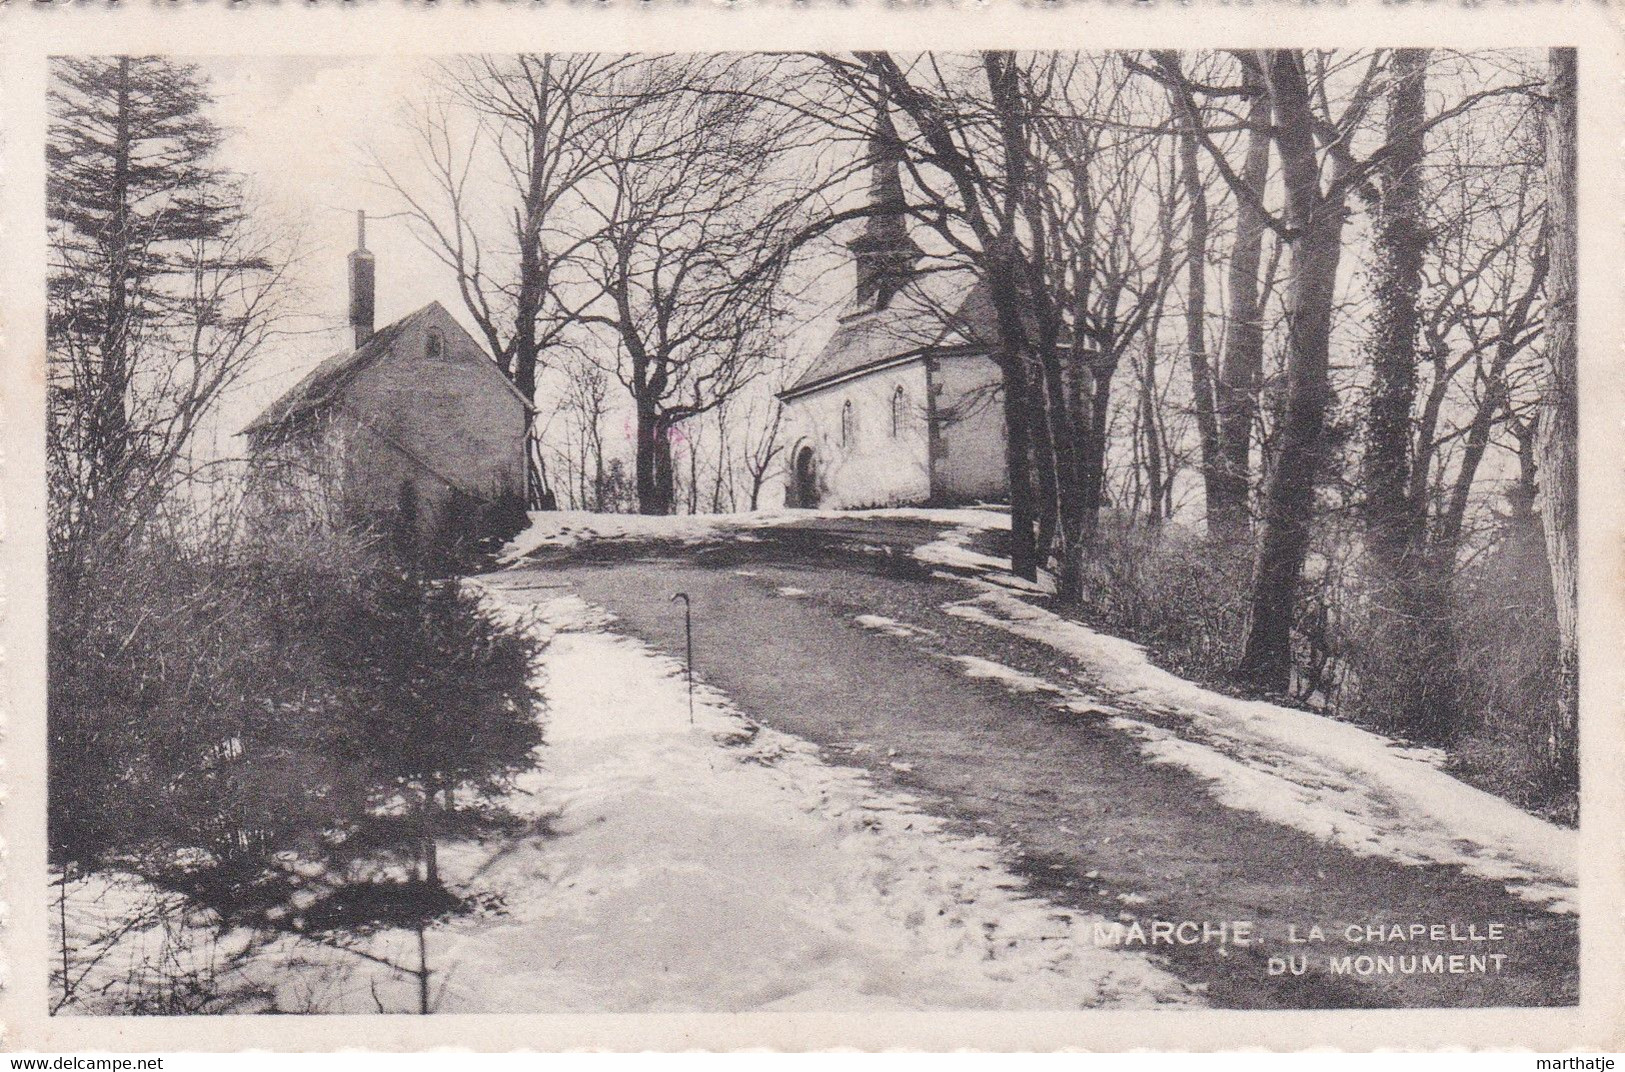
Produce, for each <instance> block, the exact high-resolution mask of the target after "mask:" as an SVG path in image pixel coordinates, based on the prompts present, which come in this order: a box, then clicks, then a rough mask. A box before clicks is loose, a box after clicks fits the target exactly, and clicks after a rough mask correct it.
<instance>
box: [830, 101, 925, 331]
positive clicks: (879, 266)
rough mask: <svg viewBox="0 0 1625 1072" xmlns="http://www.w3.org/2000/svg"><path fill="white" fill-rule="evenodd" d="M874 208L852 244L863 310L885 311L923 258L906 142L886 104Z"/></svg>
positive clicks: (874, 150)
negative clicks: (912, 217) (912, 229)
mask: <svg viewBox="0 0 1625 1072" xmlns="http://www.w3.org/2000/svg"><path fill="white" fill-rule="evenodd" d="M868 163H869V207H870V209H871V214H870V216H869V217H868V219H867V221H866V223H865V224H864V229H863V232H862V233H861V234H859V235H858V236H857V237H856V238H854V239H853V240H852V241H851V242H849V243H847V248H849V249H850V250H851V251H852V255H853V257H854V258H856V260H857V265H858V308H859V309H861V310H864V311H869V310H874V309H884V308H886V306H887V305H889V304H891V300H892V298H893V297H894V296H895V295H896V294H897V292H898V291H899V290H901V289H902V288H903V287H904V286H905V285H906V284H907V283H908V281H909V279H910V278H911V277H912V275H913V273H914V263H915V262H916V261H918V260H919V259H920V257H921V256H922V255H923V254H922V252H921V250H920V247H919V246H917V245H915V244H914V240H913V239H912V238H910V237H909V233H908V222H907V216H906V213H907V209H908V202H907V200H906V199H905V198H904V197H903V143H902V140H901V139H900V138H899V137H898V136H897V128H896V127H895V126H893V125H892V121H891V112H890V111H889V110H888V109H887V107H886V102H885V101H884V100H882V101H881V102H880V106H879V108H878V110H877V112H876V115H875V128H874V131H873V133H871V134H870V135H869V151H868Z"/></svg>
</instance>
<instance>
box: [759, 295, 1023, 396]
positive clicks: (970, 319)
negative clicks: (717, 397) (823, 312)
mask: <svg viewBox="0 0 1625 1072" xmlns="http://www.w3.org/2000/svg"><path fill="white" fill-rule="evenodd" d="M997 338H998V326H997V322H996V319H995V314H994V310H993V303H992V301H991V299H990V297H989V295H988V288H987V284H986V283H985V282H984V281H981V280H978V279H975V278H974V277H972V276H971V275H970V274H969V273H967V272H963V271H956V272H925V273H919V274H917V275H915V276H914V277H913V278H912V279H910V281H909V282H908V283H907V284H905V285H904V286H903V288H902V289H901V290H900V291H898V292H897V294H896V295H895V296H893V298H892V299H891V301H890V302H889V303H888V304H887V305H886V307H885V308H882V309H871V310H864V309H857V310H854V311H849V312H847V313H846V314H845V315H843V316H842V317H841V322H840V326H839V327H837V328H836V329H835V332H834V334H832V335H831V336H830V339H829V341H828V342H827V343H825V344H824V348H823V349H822V350H820V351H819V353H818V356H817V357H816V358H814V359H813V361H812V363H811V364H809V365H808V366H807V368H806V370H805V371H804V372H802V374H801V375H800V376H799V377H798V378H797V379H796V380H795V382H793V383H792V384H791V385H790V386H789V387H787V388H785V389H784V390H783V391H781V392H780V393H779V397H780V398H785V399H788V398H793V397H795V396H797V395H802V394H806V393H808V392H809V391H813V390H816V389H817V388H819V387H822V386H824V385H826V384H828V383H830V382H832V381H835V380H841V379H847V378H849V377H852V376H855V375H859V374H861V373H863V372H865V371H867V370H868V369H871V368H879V367H882V366H888V365H891V364H893V363H895V362H897V361H899V360H902V359H905V358H909V357H923V356H926V355H928V354H929V353H931V352H935V351H944V350H959V351H964V350H970V351H985V350H991V349H992V348H993V346H994V345H995V340H997Z"/></svg>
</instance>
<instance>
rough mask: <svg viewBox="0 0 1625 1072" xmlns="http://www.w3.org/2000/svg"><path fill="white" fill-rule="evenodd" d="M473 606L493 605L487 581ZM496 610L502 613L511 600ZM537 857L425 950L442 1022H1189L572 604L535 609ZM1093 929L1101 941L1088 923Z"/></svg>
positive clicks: (843, 770)
mask: <svg viewBox="0 0 1625 1072" xmlns="http://www.w3.org/2000/svg"><path fill="white" fill-rule="evenodd" d="M494 587H500V581H498V582H497V585H495V586H494ZM510 598H517V594H515V596H510ZM538 611H539V613H540V614H541V615H542V618H543V624H542V625H541V626H540V628H544V629H546V630H547V631H549V632H550V633H551V634H552V635H551V640H550V643H549V645H548V647H547V649H546V653H545V655H544V658H543V673H544V674H545V678H546V681H545V688H546V695H547V697H548V703H549V711H548V714H547V724H548V745H547V747H546V748H545V749H544V753H545V755H544V761H543V762H544V771H543V773H542V774H540V775H539V776H538V777H537V782H538V784H539V785H540V786H545V788H544V789H542V790H541V797H540V798H539V799H538V801H537V806H538V807H542V808H555V809H556V810H557V819H556V821H555V822H554V824H553V829H554V830H555V832H556V834H557V836H556V837H554V838H550V839H547V840H544V841H539V842H536V843H535V844H533V845H530V846H527V847H524V848H523V849H522V850H521V851H516V852H509V853H506V854H504V855H502V856H500V857H498V858H494V859H493V861H492V862H491V864H490V865H489V866H487V867H485V868H483V869H482V873H481V875H480V878H479V881H480V884H481V885H482V886H488V887H490V888H493V889H498V890H504V891H507V892H506V895H505V896H506V902H507V903H506V910H505V911H504V913H503V914H501V915H499V916H495V917H489V918H485V919H483V920H480V921H478V922H477V923H476V922H475V921H468V923H466V924H456V925H453V926H452V927H451V928H449V929H448V932H447V933H445V934H444V935H437V936H436V945H437V947H438V952H437V954H436V959H437V960H438V961H440V962H441V963H444V964H447V965H451V966H453V967H451V969H450V970H449V971H448V973H447V982H446V984H445V986H444V989H443V992H442V997H441V1000H440V1005H439V1007H440V1008H441V1009H442V1010H444V1011H475V1010H478V1011H542V1010H548V1011H552V1010H558V1011H676V1010H691V1009H692V1010H708V1011H744V1010H759V1009H802V1010H858V1009H870V1010H872V1009H875V1008H886V1007H892V1008H904V1009H941V1008H1021V1009H1067V1008H1088V1007H1100V1006H1149V1005H1158V1004H1168V1003H1180V1004H1188V1003H1192V1002H1193V1001H1194V998H1193V995H1192V992H1191V991H1190V990H1189V989H1188V988H1187V987H1186V986H1184V985H1183V984H1182V983H1180V982H1179V981H1178V980H1177V979H1175V978H1174V977H1173V976H1171V975H1169V974H1167V973H1166V972H1164V971H1162V970H1161V969H1160V968H1158V967H1157V966H1155V965H1154V964H1153V963H1152V962H1151V961H1150V960H1148V959H1147V958H1145V957H1144V956H1142V955H1140V954H1137V953H1131V952H1124V951H1121V950H1116V949H1109V948H1097V947H1096V946H1095V945H1094V944H1093V929H1094V924H1095V922H1096V921H1097V920H1098V917H1094V916H1090V915H1088V914H1084V913H1079V912H1075V911H1070V910H1064V909H1060V908H1057V907H1056V906H1054V905H1052V904H1050V903H1048V902H1046V901H1044V900H1041V899H1037V898H1034V897H1030V896H1027V895H1024V893H1023V892H1022V886H1023V884H1022V882H1021V881H1020V880H1019V879H1017V878H1016V877H1015V876H1014V875H1012V874H1011V873H1010V872H1009V871H1008V870H1006V868H1005V867H1004V866H1003V864H1002V863H1001V860H1000V857H999V854H998V851H997V846H996V845H995V843H993V842H992V841H991V840H990V839H987V838H984V837H976V836H965V835H962V834H958V833H954V832H951V831H949V830H948V829H946V828H945V827H944V825H943V824H942V823H941V822H940V821H939V820H937V819H934V818H932V817H930V816H928V815H926V814H924V813H923V812H921V811H919V810H918V809H916V808H915V807H914V806H913V805H912V802H911V801H910V800H909V799H908V798H906V797H904V796H901V795H899V794H896V793H892V792H885V791H882V790H880V789H879V788H877V787H876V786H875V785H874V784H873V782H872V781H871V780H870V779H869V777H868V775H866V774H865V773H864V772H862V771H861V770H858V769H856V768H851V767H839V766H832V765H830V764H828V763H825V762H824V761H823V760H822V759H821V758H820V757H819V755H818V753H817V750H816V749H815V748H813V747H812V746H811V745H809V744H807V743H806V742H804V741H802V740H800V739H798V738H795V737H792V736H789V735H787V734H783V733H779V732H775V731H773V730H768V729H764V728H761V727H758V726H756V725H755V724H753V723H751V722H750V721H749V720H747V719H746V718H745V717H744V716H743V715H741V714H740V713H739V712H738V711H737V710H735V709H734V708H733V706H732V705H731V704H730V703H729V701H728V700H727V698H726V697H724V696H722V695H720V694H719V693H717V692H715V691H713V690H711V689H708V688H705V687H703V686H701V687H700V688H699V689H698V690H697V697H696V705H695V723H694V725H692V726H690V724H689V715H688V706H687V699H686V696H685V692H684V685H683V680H682V670H681V666H680V665H679V664H678V663H677V662H675V661H674V660H672V659H670V658H668V657H667V656H665V655H662V654H660V653H658V652H656V651H654V650H652V649H650V648H648V647H647V646H645V645H644V644H643V643H642V642H640V641H637V640H635V639H631V638H629V637H625V636H619V635H616V634H615V633H614V632H613V626H612V625H611V623H610V622H609V620H608V619H607V617H606V616H605V615H604V614H603V613H602V612H597V611H595V610H593V609H592V608H590V607H589V606H587V605H586V604H584V603H582V602H581V601H580V600H579V599H577V598H574V597H563V598H555V599H551V600H548V601H545V602H543V603H541V604H539V605H538ZM1101 922H1103V921H1101Z"/></svg>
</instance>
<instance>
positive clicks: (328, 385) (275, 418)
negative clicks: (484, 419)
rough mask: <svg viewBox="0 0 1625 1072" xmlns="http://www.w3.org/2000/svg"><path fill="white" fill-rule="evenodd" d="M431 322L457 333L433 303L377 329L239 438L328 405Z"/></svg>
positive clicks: (290, 391) (299, 385)
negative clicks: (411, 333) (414, 331)
mask: <svg viewBox="0 0 1625 1072" xmlns="http://www.w3.org/2000/svg"><path fill="white" fill-rule="evenodd" d="M431 319H432V320H436V321H445V322H450V324H451V325H452V326H454V327H457V328H458V330H461V325H458V324H457V322H456V320H455V319H454V318H453V317H452V316H451V314H450V313H448V312H446V308H445V306H443V305H441V304H440V303H439V302H437V301H434V302H430V303H429V304H428V305H425V306H423V307H422V308H421V309H418V310H417V311H416V312H412V313H408V314H407V315H406V316H403V317H401V318H400V319H399V320H397V321H395V322H394V323H392V324H388V325H386V326H384V327H382V328H379V329H378V330H377V331H375V332H373V333H372V335H371V336H369V337H368V338H367V341H366V342H364V343H362V344H361V345H360V346H358V347H356V348H355V349H353V350H340V351H339V352H338V353H336V354H334V355H333V356H331V357H329V358H327V359H326V360H325V361H323V362H322V363H321V364H319V365H317V366H316V367H315V368H313V369H311V370H310V372H308V373H306V374H305V376H304V378H303V379H301V380H300V381H299V382H298V383H296V384H294V385H293V386H292V387H290V388H289V389H288V390H287V391H286V392H284V393H283V395H282V396H281V397H280V398H278V399H277V400H276V401H275V402H272V403H271V404H270V405H269V406H266V407H265V409H264V411H262V412H261V413H260V415H259V416H258V417H255V418H254V419H253V420H252V421H250V422H249V423H248V424H247V426H245V427H244V428H243V430H242V432H240V433H239V434H240V435H251V434H253V433H255V432H263V431H267V430H269V429H271V428H275V427H279V426H287V425H290V424H293V423H295V422H297V421H298V420H299V419H300V418H302V417H305V416H308V415H309V414H312V413H315V412H316V411H318V410H320V409H322V408H323V407H324V406H326V405H327V404H328V403H330V402H333V401H335V400H337V399H338V397H339V396H340V395H341V394H343V392H344V390H345V388H347V387H348V386H349V385H350V383H351V382H352V381H353V380H354V379H355V378H356V376H357V375H358V374H359V373H361V372H362V371H363V370H364V369H366V368H368V367H370V366H372V365H373V364H375V363H377V361H378V360H380V359H381V358H383V357H384V356H386V355H388V354H389V353H391V352H392V351H393V350H394V348H395V345H396V344H397V343H398V342H399V341H401V339H402V338H403V337H404V336H406V335H407V334H408V332H409V330H410V329H412V328H414V327H417V326H418V325H420V324H422V323H423V322H424V321H427V320H431ZM465 334H466V332H465ZM476 345H478V344H476ZM480 353H481V354H484V353H485V350H484V348H483V347H480ZM491 368H492V371H493V372H496V373H497V374H498V375H499V376H502V378H503V382H504V383H507V382H508V378H507V376H505V375H503V374H502V372H501V370H500V369H498V368H497V367H496V363H495V362H491ZM508 387H509V390H512V391H513V392H514V394H515V396H516V397H519V398H520V401H521V402H524V404H525V407H526V408H527V409H530V408H532V406H531V403H530V402H529V401H528V400H526V399H524V398H523V397H522V396H519V392H518V390H517V389H515V388H514V387H513V385H512V384H511V383H509V384H508Z"/></svg>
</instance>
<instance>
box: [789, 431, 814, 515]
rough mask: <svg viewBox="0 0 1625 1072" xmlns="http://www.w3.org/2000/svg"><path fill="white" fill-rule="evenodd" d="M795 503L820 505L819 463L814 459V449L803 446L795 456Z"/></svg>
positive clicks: (809, 505) (811, 505)
mask: <svg viewBox="0 0 1625 1072" xmlns="http://www.w3.org/2000/svg"><path fill="white" fill-rule="evenodd" d="M794 468H795V496H796V500H795V505H797V506H801V507H813V506H817V505H818V463H817V462H815V461H814V460H813V449H812V447H809V446H803V447H801V448H800V449H798V450H797V451H796V458H795V467H794Z"/></svg>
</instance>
